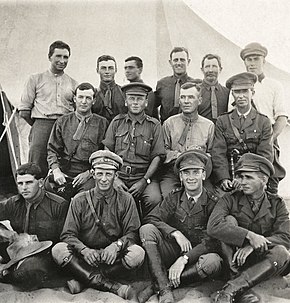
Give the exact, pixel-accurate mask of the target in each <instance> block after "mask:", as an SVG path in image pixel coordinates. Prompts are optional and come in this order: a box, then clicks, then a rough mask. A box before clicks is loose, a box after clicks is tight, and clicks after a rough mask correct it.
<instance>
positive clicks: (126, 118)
mask: <svg viewBox="0 0 290 303" xmlns="http://www.w3.org/2000/svg"><path fill="white" fill-rule="evenodd" d="M122 90H123V92H124V93H125V94H126V106H127V107H128V113H127V114H120V115H118V116H117V117H115V118H114V119H113V121H112V122H111V124H110V125H109V128H108V130H107V133H106V138H105V140H104V141H103V144H104V145H105V147H106V148H107V149H109V150H110V151H112V152H115V153H116V154H117V155H119V156H120V157H122V158H123V161H124V165H123V166H122V168H121V171H120V172H119V174H118V179H117V183H118V185H119V186H121V187H123V188H124V189H125V190H128V192H129V193H131V194H132V195H133V197H134V198H135V200H136V202H138V201H139V199H140V200H141V209H142V212H143V217H145V216H146V215H147V214H148V213H149V212H150V211H151V210H152V209H153V208H154V207H155V206H156V205H157V204H158V203H159V202H161V200H162V197H161V192H160V187H159V183H158V182H157V180H156V179H155V178H154V173H155V172H156V170H157V168H158V166H159V164H160V163H161V162H162V161H163V159H164V156H165V150H164V141H163V132H162V128H161V125H160V122H159V121H157V120H156V119H155V118H152V117H149V116H147V115H146V114H145V112H144V110H145V108H146V106H147V104H148V101H147V95H148V92H149V91H151V90H152V89H151V87H150V86H148V85H146V84H144V83H140V82H137V83H130V84H127V85H125V86H123V87H122Z"/></svg>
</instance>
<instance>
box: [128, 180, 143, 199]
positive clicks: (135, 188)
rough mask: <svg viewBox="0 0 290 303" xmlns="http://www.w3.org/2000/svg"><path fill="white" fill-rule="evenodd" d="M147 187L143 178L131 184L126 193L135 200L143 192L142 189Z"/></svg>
mask: <svg viewBox="0 0 290 303" xmlns="http://www.w3.org/2000/svg"><path fill="white" fill-rule="evenodd" d="M146 186H147V182H146V180H145V179H144V178H142V179H141V180H139V181H138V182H136V183H135V184H133V185H132V186H131V187H130V188H129V189H128V192H129V193H130V194H132V196H133V197H134V198H135V197H136V198H138V197H139V196H140V195H141V194H142V193H143V191H144V189H145V188H146Z"/></svg>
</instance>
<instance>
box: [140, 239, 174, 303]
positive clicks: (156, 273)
mask: <svg viewBox="0 0 290 303" xmlns="http://www.w3.org/2000/svg"><path fill="white" fill-rule="evenodd" d="M143 248H144V249H145V251H146V254H147V257H148V266H149V270H150V273H151V276H152V280H153V283H154V284H155V285H156V286H157V289H158V293H159V303H173V302H174V299H173V294H172V291H171V286H170V282H169V280H168V276H167V271H166V268H165V266H164V265H163V262H162V260H161V256H160V253H159V250H158V247H157V245H156V244H148V243H144V244H143Z"/></svg>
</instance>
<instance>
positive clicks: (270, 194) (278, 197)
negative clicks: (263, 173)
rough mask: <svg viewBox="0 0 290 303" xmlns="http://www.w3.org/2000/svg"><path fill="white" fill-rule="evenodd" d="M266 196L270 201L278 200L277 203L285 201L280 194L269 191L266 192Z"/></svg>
mask: <svg viewBox="0 0 290 303" xmlns="http://www.w3.org/2000/svg"><path fill="white" fill-rule="evenodd" d="M266 195H267V198H268V199H269V200H277V201H282V200H283V198H282V197H281V196H279V195H278V194H273V193H270V192H268V191H266Z"/></svg>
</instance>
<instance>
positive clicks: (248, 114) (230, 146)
mask: <svg viewBox="0 0 290 303" xmlns="http://www.w3.org/2000/svg"><path fill="white" fill-rule="evenodd" d="M256 81H257V76H256V75H255V74H253V73H247V72H245V73H240V74H237V75H234V76H232V77H231V78H230V79H228V80H227V82H226V86H227V88H229V89H231V90H232V95H233V97H234V99H235V103H236V107H235V109H234V110H232V111H230V112H228V113H225V114H223V115H221V116H220V117H218V119H217V122H216V126H215V135H214V141H213V148H212V162H213V174H214V176H213V180H215V181H216V183H217V184H219V185H220V187H221V189H222V190H224V191H230V190H232V189H235V188H238V186H239V182H238V180H236V179H235V178H234V164H235V163H236V162H237V160H238V158H239V157H240V156H241V155H243V154H244V153H248V152H251V153H255V154H258V155H261V156H263V157H265V158H267V159H268V160H269V161H270V162H273V141H272V127H271V122H270V120H269V118H267V117H266V116H265V115H263V114H261V113H259V112H257V110H256V109H255V108H254V107H253V106H252V105H251V100H252V96H253V95H254V93H255V91H254V84H255V83H256Z"/></svg>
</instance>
